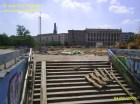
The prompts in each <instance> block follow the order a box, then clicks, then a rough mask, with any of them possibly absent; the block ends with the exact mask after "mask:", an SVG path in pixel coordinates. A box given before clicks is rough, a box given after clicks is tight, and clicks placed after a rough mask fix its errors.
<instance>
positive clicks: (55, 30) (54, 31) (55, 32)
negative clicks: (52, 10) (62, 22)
mask: <svg viewBox="0 0 140 104" xmlns="http://www.w3.org/2000/svg"><path fill="white" fill-rule="evenodd" d="M53 34H57V28H56V23H54V30H53Z"/></svg>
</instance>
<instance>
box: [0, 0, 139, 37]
mask: <svg viewBox="0 0 140 104" xmlns="http://www.w3.org/2000/svg"><path fill="white" fill-rule="evenodd" d="M10 4H15V6H16V7H10ZM19 4H20V5H19ZM23 4H24V5H25V6H24V5H23ZM27 4H30V5H31V4H32V5H40V7H31V6H27ZM18 5H19V6H18ZM21 5H22V6H23V7H21ZM4 10H35V11H37V12H34V13H31V12H11V11H9V12H5V11H4ZM139 10H140V0H0V33H3V32H5V33H7V34H8V35H16V25H23V26H25V27H26V28H27V29H28V30H29V31H30V32H31V35H37V34H38V33H39V22H38V17H39V11H41V14H42V33H52V32H53V24H54V22H56V24H57V27H58V33H64V32H67V30H69V29H78V30H83V29H85V28H115V29H116V28H117V29H120V28H122V31H123V32H135V33H137V32H138V27H139V25H140V24H139V21H140V12H139Z"/></svg>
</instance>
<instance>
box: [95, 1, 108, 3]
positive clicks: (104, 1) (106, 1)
mask: <svg viewBox="0 0 140 104" xmlns="http://www.w3.org/2000/svg"><path fill="white" fill-rule="evenodd" d="M103 2H108V0H97V3H103Z"/></svg>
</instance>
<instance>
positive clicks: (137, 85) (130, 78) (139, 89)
mask: <svg viewBox="0 0 140 104" xmlns="http://www.w3.org/2000/svg"><path fill="white" fill-rule="evenodd" d="M114 53H115V52H114V51H113V52H112V50H110V49H109V50H108V55H109V59H110V60H111V61H112V63H113V65H114V67H115V68H116V69H117V70H118V71H119V72H120V74H121V75H122V76H123V77H124V78H125V79H126V81H127V82H128V83H129V84H130V86H131V87H132V88H133V89H134V90H135V92H136V93H137V94H138V96H140V81H138V80H137V79H136V78H135V77H134V75H133V74H132V73H131V72H130V71H129V69H128V68H127V67H126V66H125V65H124V64H123V63H122V62H121V61H120V60H119V59H118V58H117V56H116V55H115V54H114Z"/></svg>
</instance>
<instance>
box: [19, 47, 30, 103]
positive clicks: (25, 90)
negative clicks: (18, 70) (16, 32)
mask: <svg viewBox="0 0 140 104" xmlns="http://www.w3.org/2000/svg"><path fill="white" fill-rule="evenodd" d="M31 62H32V48H31V49H30V52H29V57H28V67H27V71H26V74H25V78H24V82H23V92H22V95H21V101H20V104H27V99H28V79H29V77H28V75H29V74H30V72H29V71H30V69H31Z"/></svg>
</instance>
